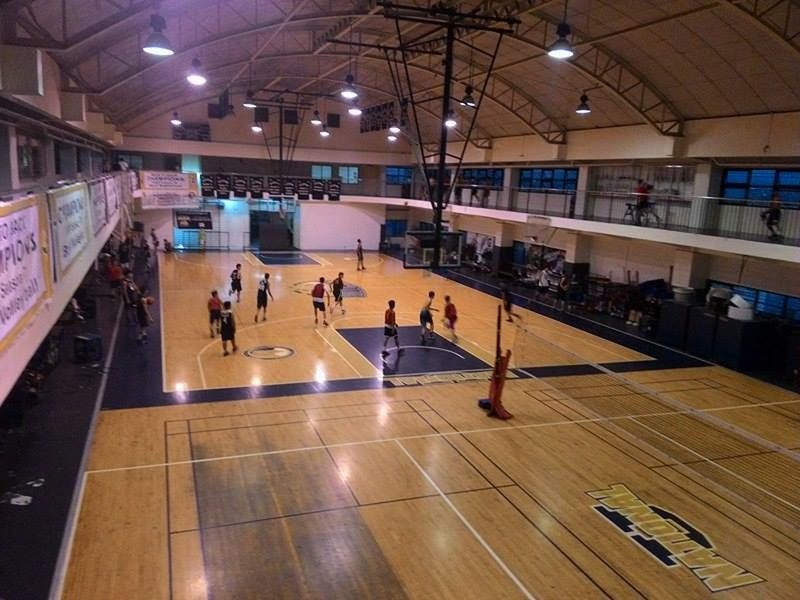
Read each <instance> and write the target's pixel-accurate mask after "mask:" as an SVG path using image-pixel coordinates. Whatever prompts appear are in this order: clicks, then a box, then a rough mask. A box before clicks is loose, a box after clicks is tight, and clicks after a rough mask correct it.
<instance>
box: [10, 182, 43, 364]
mask: <svg viewBox="0 0 800 600" xmlns="http://www.w3.org/2000/svg"><path fill="white" fill-rule="evenodd" d="M43 207H44V198H43V197H42V196H29V197H28V198H25V199H23V200H20V201H18V202H13V203H10V204H7V205H4V206H0V350H3V349H5V348H6V346H8V344H10V343H11V341H12V340H13V339H14V337H15V336H16V334H17V333H18V332H19V331H20V330H21V329H22V328H23V327H24V326H25V325H26V323H27V322H28V320H29V319H30V318H31V317H32V316H33V312H34V309H35V308H36V307H37V306H38V305H39V303H40V302H42V301H43V300H44V299H45V298H46V297H47V296H48V295H49V293H50V280H49V278H48V272H49V269H48V268H47V264H48V258H47V255H46V254H45V253H46V252H47V228H46V223H47V219H46V218H44V212H43V210H42V208H43Z"/></svg>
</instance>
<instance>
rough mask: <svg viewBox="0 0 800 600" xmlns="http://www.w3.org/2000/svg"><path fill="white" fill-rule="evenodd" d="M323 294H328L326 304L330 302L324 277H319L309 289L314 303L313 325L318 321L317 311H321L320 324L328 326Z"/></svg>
mask: <svg viewBox="0 0 800 600" xmlns="http://www.w3.org/2000/svg"><path fill="white" fill-rule="evenodd" d="M325 296H328V304H330V303H331V296H330V294H329V293H328V290H327V288H326V287H325V278H324V277H320V278H319V281H318V282H317V284H316V285H315V286H314V288H313V289H312V290H311V301H312V302H313V304H314V325H316V324H317V323H319V318H318V317H317V313H318V312H322V324H323V325H325V327H327V326H328V320H327V316H328V315H327V313H326V312H325Z"/></svg>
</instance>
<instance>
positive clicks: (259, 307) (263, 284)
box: [254, 273, 275, 323]
mask: <svg viewBox="0 0 800 600" xmlns="http://www.w3.org/2000/svg"><path fill="white" fill-rule="evenodd" d="M267 297H269V298H270V299H271V300H275V298H274V297H273V295H272V290H270V286H269V273H264V279H259V280H258V292H257V293H256V316H255V319H254V320H255V322H256V323H258V311H261V320H262V321H266V320H267Z"/></svg>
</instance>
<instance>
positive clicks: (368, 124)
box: [361, 102, 397, 133]
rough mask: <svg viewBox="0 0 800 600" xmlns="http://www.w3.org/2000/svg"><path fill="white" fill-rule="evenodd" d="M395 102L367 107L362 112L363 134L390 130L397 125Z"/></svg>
mask: <svg viewBox="0 0 800 600" xmlns="http://www.w3.org/2000/svg"><path fill="white" fill-rule="evenodd" d="M394 104H395V103H394V102H384V103H383V104H377V105H375V106H367V107H365V108H364V109H363V110H362V111H361V133H367V132H369V131H381V130H383V129H388V128H389V126H390V125H392V124H394V123H396V122H397V121H396V118H395V114H394Z"/></svg>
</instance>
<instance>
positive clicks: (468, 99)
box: [461, 85, 478, 108]
mask: <svg viewBox="0 0 800 600" xmlns="http://www.w3.org/2000/svg"><path fill="white" fill-rule="evenodd" d="M474 91H475V90H474V89H473V88H472V86H471V85H468V86H467V87H466V88H465V89H464V97H463V98H462V99H461V106H468V107H469V108H475V107H476V106H478V103H477V102H475V98H474V96H473V95H472V92H474Z"/></svg>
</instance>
